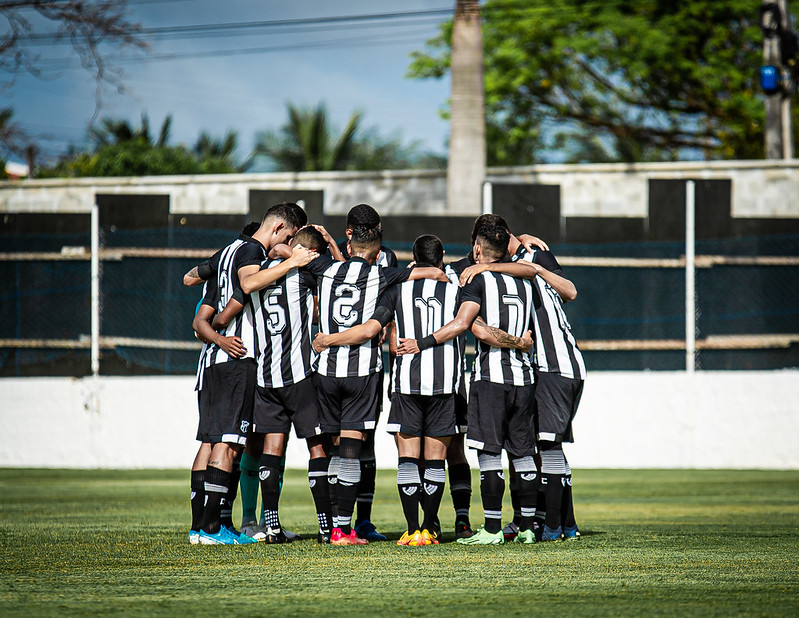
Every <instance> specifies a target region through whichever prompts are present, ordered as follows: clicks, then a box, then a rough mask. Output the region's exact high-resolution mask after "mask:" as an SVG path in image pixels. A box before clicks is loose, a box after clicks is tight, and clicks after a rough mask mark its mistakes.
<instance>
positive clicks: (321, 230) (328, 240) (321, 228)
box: [314, 225, 333, 245]
mask: <svg viewBox="0 0 799 618" xmlns="http://www.w3.org/2000/svg"><path fill="white" fill-rule="evenodd" d="M314 227H315V228H316V229H317V231H318V232H319V233H320V234H321V235H322V238H324V239H325V242H326V243H327V244H328V245H329V244H330V243H331V242H333V237H332V236H330V234H328V232H327V230H326V229H325V228H324V226H322V225H314Z"/></svg>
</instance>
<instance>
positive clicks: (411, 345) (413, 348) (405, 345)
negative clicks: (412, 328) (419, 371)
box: [397, 339, 419, 356]
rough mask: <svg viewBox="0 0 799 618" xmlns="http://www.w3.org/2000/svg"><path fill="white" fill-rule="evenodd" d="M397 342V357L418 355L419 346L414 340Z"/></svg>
mask: <svg viewBox="0 0 799 618" xmlns="http://www.w3.org/2000/svg"><path fill="white" fill-rule="evenodd" d="M399 342H400V344H399V346H397V356H403V355H405V354H418V353H419V345H418V344H417V343H416V339H400V340H399Z"/></svg>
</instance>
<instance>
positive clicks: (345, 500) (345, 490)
mask: <svg viewBox="0 0 799 618" xmlns="http://www.w3.org/2000/svg"><path fill="white" fill-rule="evenodd" d="M339 449H340V450H339V458H340V459H339V469H338V519H339V528H341V532H343V533H344V534H349V533H350V532H351V531H352V513H353V512H354V511H355V500H356V499H357V497H358V484H359V483H360V480H361V462H360V455H361V440H359V439H357V438H341V440H340V441H339Z"/></svg>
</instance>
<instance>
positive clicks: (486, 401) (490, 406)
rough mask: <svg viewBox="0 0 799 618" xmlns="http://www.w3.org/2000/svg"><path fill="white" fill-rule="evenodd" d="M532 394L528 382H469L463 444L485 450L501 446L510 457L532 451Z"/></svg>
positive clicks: (500, 450)
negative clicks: (516, 383) (464, 441)
mask: <svg viewBox="0 0 799 618" xmlns="http://www.w3.org/2000/svg"><path fill="white" fill-rule="evenodd" d="M533 398H534V394H533V385H532V384H530V385H529V386H510V385H507V384H494V383H493V382H486V381H484V380H478V381H477V382H472V386H471V391H470V393H469V430H468V431H467V432H466V445H467V446H470V447H472V448H474V449H477V450H479V451H486V452H488V453H501V452H502V449H505V450H506V451H507V452H508V455H512V456H514V457H525V456H527V455H533V454H534V453H535V439H534V438H533V420H532V419H533Z"/></svg>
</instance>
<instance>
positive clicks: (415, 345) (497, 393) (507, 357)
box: [397, 225, 537, 545]
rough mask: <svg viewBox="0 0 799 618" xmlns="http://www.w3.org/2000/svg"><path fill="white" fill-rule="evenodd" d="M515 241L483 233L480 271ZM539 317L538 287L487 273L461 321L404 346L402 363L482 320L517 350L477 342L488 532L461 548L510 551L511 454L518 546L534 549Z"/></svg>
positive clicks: (477, 426)
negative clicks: (532, 340)
mask: <svg viewBox="0 0 799 618" xmlns="http://www.w3.org/2000/svg"><path fill="white" fill-rule="evenodd" d="M509 240H510V235H509V234H508V232H507V230H506V229H504V228H502V227H500V226H496V225H494V226H483V227H481V228H480V230H479V231H478V233H477V237H476V241H475V244H474V247H473V253H474V258H475V260H476V262H477V263H483V262H486V263H488V262H496V261H499V260H503V259H506V256H507V252H508V242H509ZM532 312H533V296H532V285H531V284H530V282H529V281H525V280H522V279H517V278H515V277H512V276H510V275H507V274H497V273H491V272H485V273H481V274H480V275H478V276H477V277H474V279H473V280H472V281H471V282H470V283H468V284H467V285H465V286H464V287H463V288H462V290H461V304H460V307H459V309H458V314H457V316H456V318H455V319H454V320H453V321H451V322H449V323H448V324H446V325H445V326H443V327H442V328H440V329H438V330H436V331H435V332H434V333H433V334H431V335H428V336H427V337H424V338H422V339H420V340H414V339H400V346H399V347H398V348H397V353H398V354H399V355H403V354H418V353H419V352H420V351H421V352H423V351H425V350H427V349H428V348H431V347H433V346H437V345H440V344H442V343H445V342H447V341H449V340H451V339H453V338H454V337H456V336H458V335H460V334H461V333H463V332H464V331H465V330H466V329H468V328H470V327H471V325H472V323H473V322H474V321H475V319H476V318H477V317H478V316H479V317H480V318H481V319H482V320H483V322H485V324H486V326H487V327H488V328H489V329H501V330H502V331H504V332H505V333H506V334H507V337H508V339H509V344H510V345H514V346H515V347H507V348H499V347H492V346H489V345H486V344H485V343H484V342H483V341H479V340H478V342H477V352H476V356H475V362H474V369H473V372H472V385H471V392H470V394H469V428H468V432H467V439H466V441H467V444H468V445H469V446H471V447H473V448H475V449H477V451H478V461H479V463H480V475H481V483H480V494H481V498H482V502H483V510H484V512H485V524H484V526H483V527H482V528H481V529H480V530H479V531H478V532H477V533H475V534H474V535H472V536H471V537H468V538H460V539H457V542H458V543H461V544H471V545H489V544H490V545H493V544H502V543H504V537H503V534H502V496H503V494H504V491H505V480H504V475H503V471H502V458H501V452H502V450H503V449H505V451H506V452H507V453H508V458H509V459H510V460H511V461H512V462H513V463H514V466H515V468H516V470H517V473H518V474H519V483H518V489H519V496H520V499H521V505H522V520H521V525H520V528H521V532H520V533H519V536H518V537H517V539H518V540H519V541H520V542H524V543H534V542H535V536H534V532H533V516H534V514H535V497H536V491H537V470H536V465H535V460H534V459H533V455H534V452H535V441H534V438H533V432H532V401H533V371H532V366H531V365H530V358H529V355H528V354H527V353H525V352H524V351H523V350H524V349H525V347H526V345H525V343H524V342H523V339H522V338H523V336H524V334H525V332H527V331H528V330H529V328H530V321H531V319H532Z"/></svg>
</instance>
